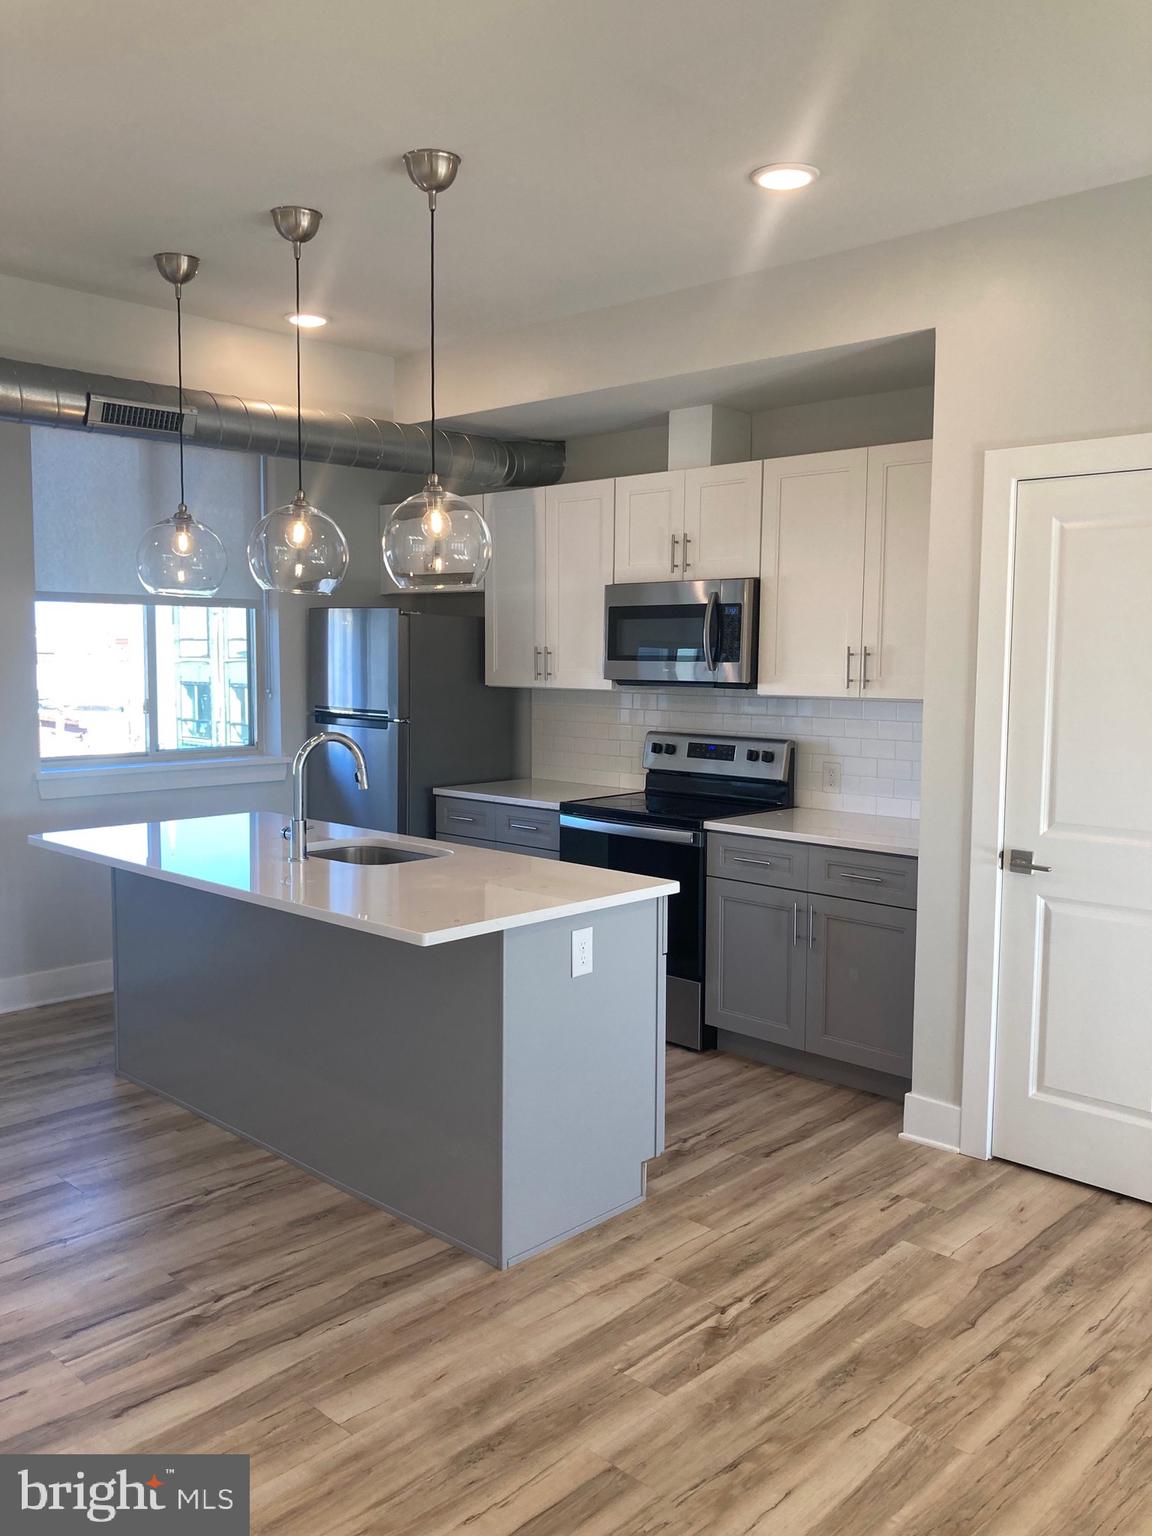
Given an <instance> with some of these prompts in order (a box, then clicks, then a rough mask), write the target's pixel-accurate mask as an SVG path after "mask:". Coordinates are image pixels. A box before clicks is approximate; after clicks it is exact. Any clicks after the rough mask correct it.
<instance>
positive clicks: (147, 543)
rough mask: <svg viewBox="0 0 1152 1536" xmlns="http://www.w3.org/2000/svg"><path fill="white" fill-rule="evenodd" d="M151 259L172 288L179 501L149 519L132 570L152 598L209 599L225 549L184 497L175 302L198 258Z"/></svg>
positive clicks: (180, 341)
mask: <svg viewBox="0 0 1152 1536" xmlns="http://www.w3.org/2000/svg"><path fill="white" fill-rule="evenodd" d="M152 259H153V260H154V261H155V263H156V267H157V270H158V271H159V273H160V276H161V277H162V278H164V279H165V281H166V282H169V283H171V284H172V286H173V288H175V290H176V379H177V386H176V387H177V394H178V398H179V416H180V427H179V439H178V442H179V449H180V504H179V506H178V507H177V508H176V511H175V512H174V513H173V514H172V516H171V517H166V518H165V519H164V520H163V522H160V523H153V525H152V527H151V528H149V529H148V530H147V532H146V533H145V534H144V537H143V538H142V539H141V540H140V543H139V544H138V545H137V546H136V574H137V576H139V578H140V585H141V586H142V587H143V588H144V590H145V591H146V592H152V593H155V595H156V596H157V597H211V596H212V595H213V593H214V592H216V591H217V589H218V588H219V586H220V583H221V582H222V581H223V580H224V572H225V571H226V570H227V569H228V552H227V550H225V548H224V545H223V544H222V543H221V542H220V539H219V538H218V536H217V535H216V534H214V533H213V532H212V530H211V528H207V527H205V525H204V524H203V523H198V522H197V521H196V519H195V518H194V517H193V516H192V514H191V512H189V510H188V507H187V504H186V503H185V500H184V334H183V327H182V324H181V312H180V302H181V298H182V296H183V294H182V290H183V287H184V284H185V283H190V282H191V281H192V279H193V278H194V277H195V276H196V272H197V269H198V268H199V266H200V258H199V256H185V255H183V254H181V253H180V252H178V251H160V252H158V254H157V255H156V256H154V257H153V258H152Z"/></svg>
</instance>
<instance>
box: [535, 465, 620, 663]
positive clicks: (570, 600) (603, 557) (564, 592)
mask: <svg viewBox="0 0 1152 1536" xmlns="http://www.w3.org/2000/svg"><path fill="white" fill-rule="evenodd" d="M613 494H614V488H613V482H612V481H611V480H589V481H586V482H584V483H582V484H578V485H551V486H549V487H548V489H547V491H545V493H544V508H545V514H544V523H545V536H544V537H545V547H546V550H547V556H546V562H545V564H546V571H547V575H546V585H547V596H546V602H545V610H546V622H545V631H544V644H545V647H546V649H545V653H544V657H545V662H544V665H545V673H546V677H547V682H548V686H549V687H550V688H611V686H612V684H611V683H610V682H609V681H608V679H607V678H606V677H605V676H604V588H605V587H606V586H608V585H609V583H610V582H611V580H612V560H613V551H612V542H613V541H612V531H613V521H614V519H613Z"/></svg>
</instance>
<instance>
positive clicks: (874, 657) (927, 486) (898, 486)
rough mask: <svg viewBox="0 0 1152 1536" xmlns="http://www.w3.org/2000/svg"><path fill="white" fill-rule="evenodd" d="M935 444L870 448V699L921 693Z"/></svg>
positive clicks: (865, 666) (865, 667) (864, 680)
mask: <svg viewBox="0 0 1152 1536" xmlns="http://www.w3.org/2000/svg"><path fill="white" fill-rule="evenodd" d="M931 493H932V444H931V442H922V443H894V444H891V445H889V446H886V447H883V448H869V450H868V516H867V523H866V532H865V544H864V634H863V642H864V648H863V654H862V656H861V662H860V677H861V689H862V691H863V694H864V697H865V698H869V699H920V698H923V696H924V632H925V618H926V614H927V598H928V520H929V511H930V503H931Z"/></svg>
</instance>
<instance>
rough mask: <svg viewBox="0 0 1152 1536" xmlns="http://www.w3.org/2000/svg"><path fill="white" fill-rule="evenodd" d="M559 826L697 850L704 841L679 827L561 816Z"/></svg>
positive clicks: (693, 833) (575, 830)
mask: <svg viewBox="0 0 1152 1536" xmlns="http://www.w3.org/2000/svg"><path fill="white" fill-rule="evenodd" d="M560 825H561V826H562V827H567V828H569V830H570V831H573V832H607V833H608V835H609V836H610V837H639V838H643V839H645V840H646V841H647V842H651V843H681V844H682V845H683V846H684V847H686V848H699V847H700V846H701V845H702V843H703V841H704V839H703V837H702V835H701V834H700V833H699V832H688V831H686V830H684V829H682V828H680V827H648V826H644V825H643V824H642V823H638V822H637V823H634V822H630V821H593V820H592V819H591V818H590V817H586V816H561V817H560Z"/></svg>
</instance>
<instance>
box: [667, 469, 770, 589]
mask: <svg viewBox="0 0 1152 1536" xmlns="http://www.w3.org/2000/svg"><path fill="white" fill-rule="evenodd" d="M763 480H764V465H763V463H762V462H761V461H760V460H759V459H757V460H756V461H755V462H754V463H751V464H713V465H710V466H709V467H708V468H706V469H688V470H685V471H684V543H683V545H682V551H683V557H682V569H683V573H684V575H685V576H686V577H687V578H688V580H689V581H698V580H699V581H703V580H707V581H720V580H722V579H724V578H726V577H733V576H735V577H744V576H758V575H759V574H760V505H761V496H762V491H763Z"/></svg>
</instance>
